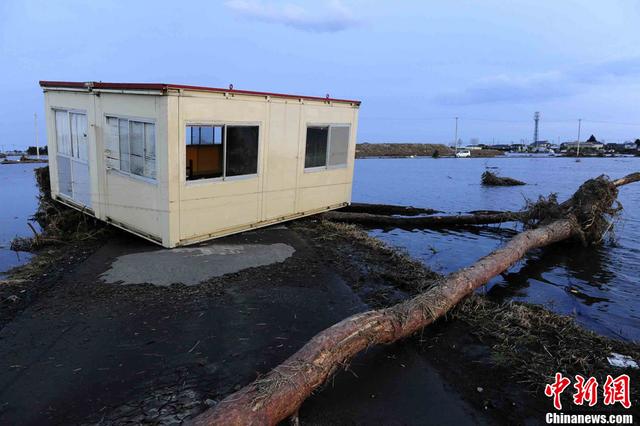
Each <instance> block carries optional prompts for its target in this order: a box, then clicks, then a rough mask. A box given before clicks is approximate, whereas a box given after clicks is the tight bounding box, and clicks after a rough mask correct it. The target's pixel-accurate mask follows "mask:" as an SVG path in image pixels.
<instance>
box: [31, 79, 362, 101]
mask: <svg viewBox="0 0 640 426" xmlns="http://www.w3.org/2000/svg"><path fill="white" fill-rule="evenodd" d="M40 86H41V87H44V88H59V89H76V90H77V89H85V90H87V91H90V90H93V89H107V90H109V89H111V90H132V91H134V90H158V91H161V92H166V91H167V90H169V89H182V90H193V91H201V92H215V93H235V94H239V95H249V96H271V97H275V98H287V99H304V100H313V101H328V102H340V103H349V104H355V105H360V101H358V100H350V99H338V98H331V97H329V95H327V96H325V97H321V96H305V95H295V94H287V93H273V92H257V91H253V90H238V89H233V87H230V88H227V89H223V88H220V87H207V86H190V85H186V84H170V83H106V82H102V81H87V82H83V81H47V80H41V81H40Z"/></svg>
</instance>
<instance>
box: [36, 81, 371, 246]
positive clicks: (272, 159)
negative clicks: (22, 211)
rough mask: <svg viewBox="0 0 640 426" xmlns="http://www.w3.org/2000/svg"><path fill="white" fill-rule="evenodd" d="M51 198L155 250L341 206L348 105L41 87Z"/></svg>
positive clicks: (349, 152) (194, 91) (345, 188)
mask: <svg viewBox="0 0 640 426" xmlns="http://www.w3.org/2000/svg"><path fill="white" fill-rule="evenodd" d="M40 86H41V87H42V88H43V90H44V98H45V109H46V116H47V134H48V138H47V140H48V147H49V166H50V175H51V193H52V196H53V197H55V199H57V200H58V201H60V202H62V203H64V204H67V205H69V206H72V207H75V208H78V209H81V210H83V211H84V212H86V213H87V214H90V215H92V216H95V217H97V218H99V219H101V220H104V221H106V222H109V223H112V224H114V225H115V226H118V227H121V228H123V229H125V230H127V231H130V232H132V233H134V234H137V235H139V236H141V237H144V238H147V239H149V240H151V241H154V242H156V243H158V244H161V245H163V246H165V247H176V246H180V245H187V244H192V243H196V242H199V241H203V240H207V239H211V238H216V237H219V236H223V235H228V234H232V233H236V232H240V231H243V230H247V229H251V228H256V227H261V226H266V225H269V224H273V223H277V222H282V221H286V220H290V219H294V218H297V217H301V216H305V215H311V214H314V213H319V212H323V211H326V210H329V209H335V208H338V207H341V206H344V205H346V204H348V203H349V202H350V201H351V185H352V180H353V166H354V156H355V141H356V127H357V123H358V109H359V106H360V102H359V101H354V100H345V99H332V98H330V97H329V96H327V97H324V98H323V97H312V96H298V95H285V94H278V93H266V92H252V91H244V90H234V89H233V87H230V88H229V89H220V88H212V87H199V86H185V85H177V84H150V83H140V84H137V83H103V82H89V83H84V82H60V81H41V82H40Z"/></svg>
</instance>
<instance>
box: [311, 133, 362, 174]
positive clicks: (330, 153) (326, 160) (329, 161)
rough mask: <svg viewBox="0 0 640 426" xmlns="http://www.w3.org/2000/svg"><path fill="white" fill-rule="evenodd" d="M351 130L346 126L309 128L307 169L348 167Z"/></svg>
mask: <svg viewBox="0 0 640 426" xmlns="http://www.w3.org/2000/svg"><path fill="white" fill-rule="evenodd" d="M350 133H351V128H350V127H349V126H345V125H328V126H308V127H307V140H306V145H305V155H304V167H305V169H310V168H317V167H324V168H328V167H346V165H347V156H348V151H349V134H350Z"/></svg>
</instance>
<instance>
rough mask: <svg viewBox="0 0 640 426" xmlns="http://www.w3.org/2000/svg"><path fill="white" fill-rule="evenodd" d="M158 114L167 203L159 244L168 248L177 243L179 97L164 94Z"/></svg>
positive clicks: (179, 137) (163, 200)
mask: <svg viewBox="0 0 640 426" xmlns="http://www.w3.org/2000/svg"><path fill="white" fill-rule="evenodd" d="M161 99H162V103H161V111H160V117H161V121H162V123H163V125H164V127H165V131H164V132H163V137H162V141H161V146H162V152H163V153H164V156H165V161H163V165H164V173H163V178H162V179H163V181H162V189H163V191H162V197H161V198H162V204H163V205H164V206H165V207H166V214H165V216H164V217H165V223H163V235H162V245H163V246H165V247H168V248H173V247H176V246H178V245H179V244H180V185H182V175H181V171H182V168H181V167H180V164H181V162H180V158H181V152H182V151H181V150H180V142H181V141H182V139H181V138H182V128H181V125H180V122H181V118H180V102H181V97H180V96H179V95H177V94H175V93H172V92H169V93H168V94H167V95H165V96H163V97H162V98H161Z"/></svg>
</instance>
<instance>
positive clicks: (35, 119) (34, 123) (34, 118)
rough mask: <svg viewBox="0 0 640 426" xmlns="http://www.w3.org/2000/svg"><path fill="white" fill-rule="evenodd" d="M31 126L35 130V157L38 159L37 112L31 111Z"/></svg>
mask: <svg viewBox="0 0 640 426" xmlns="http://www.w3.org/2000/svg"><path fill="white" fill-rule="evenodd" d="M33 127H34V129H35V131H36V158H37V159H38V160H39V159H40V145H39V144H38V113H37V112H34V113H33Z"/></svg>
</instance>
